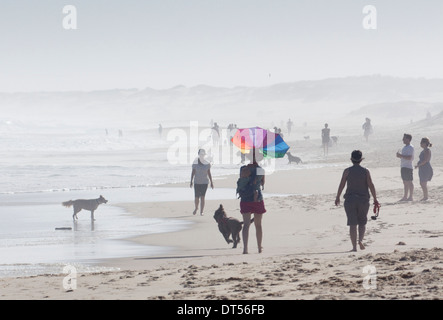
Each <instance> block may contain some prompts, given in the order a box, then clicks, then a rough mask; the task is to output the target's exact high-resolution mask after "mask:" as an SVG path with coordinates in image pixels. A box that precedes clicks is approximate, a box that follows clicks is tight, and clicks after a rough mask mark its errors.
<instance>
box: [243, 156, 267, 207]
mask: <svg viewBox="0 0 443 320" xmlns="http://www.w3.org/2000/svg"><path fill="white" fill-rule="evenodd" d="M263 185H264V170H263V169H262V168H261V167H259V166H257V165H254V164H249V165H247V166H243V167H241V168H240V178H239V179H238V180H237V194H238V195H239V198H241V201H244V202H258V201H262V200H263V196H262V193H261V188H260V187H263Z"/></svg>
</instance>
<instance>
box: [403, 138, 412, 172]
mask: <svg viewBox="0 0 443 320" xmlns="http://www.w3.org/2000/svg"><path fill="white" fill-rule="evenodd" d="M401 154H402V155H403V156H412V158H411V159H410V160H407V159H404V158H401V163H400V166H401V167H402V168H409V169H414V166H413V164H412V162H413V161H414V146H413V145H412V144H410V145H408V146H404V147H403V149H401Z"/></svg>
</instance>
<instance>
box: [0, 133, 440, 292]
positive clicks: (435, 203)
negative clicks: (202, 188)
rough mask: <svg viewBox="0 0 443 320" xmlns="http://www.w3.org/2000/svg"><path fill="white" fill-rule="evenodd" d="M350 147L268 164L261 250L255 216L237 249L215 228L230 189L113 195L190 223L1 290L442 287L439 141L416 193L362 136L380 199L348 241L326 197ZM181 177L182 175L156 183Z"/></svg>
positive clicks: (229, 182)
mask: <svg viewBox="0 0 443 320" xmlns="http://www.w3.org/2000/svg"><path fill="white" fill-rule="evenodd" d="M377 145H378V146H380V145H383V144H377ZM352 147H353V146H352V145H350V144H347V143H346V142H344V143H343V145H341V146H340V147H336V149H333V150H332V152H331V155H330V157H329V160H325V161H331V162H333V161H337V159H342V160H343V161H342V163H343V165H334V166H330V167H323V168H312V169H300V167H296V166H295V165H294V168H292V169H291V170H283V171H278V172H275V173H273V174H271V175H269V176H267V180H266V185H265V192H266V193H267V194H274V195H276V194H278V196H270V197H266V196H265V205H266V209H267V212H266V214H265V216H264V218H263V230H264V239H263V247H264V250H263V252H262V253H261V254H259V253H258V252H257V245H256V241H255V229H254V227H251V229H250V238H249V254H247V255H244V254H242V248H243V244H242V243H241V244H240V245H239V247H238V248H236V249H232V248H231V245H230V244H229V245H228V244H227V243H226V242H225V241H224V239H223V237H222V235H221V234H220V233H219V231H218V228H217V224H216V222H215V220H214V219H213V217H212V216H213V213H214V211H215V210H216V209H217V208H218V206H219V205H220V204H223V206H224V208H225V210H226V212H227V214H228V216H231V217H235V218H238V219H240V220H241V215H240V213H239V200H238V199H236V198H235V196H234V194H233V196H232V198H231V199H226V200H209V201H207V203H206V209H205V215H203V216H200V215H198V214H197V215H195V216H193V215H192V211H193V201H192V199H191V201H161V202H140V203H121V204H119V206H120V207H122V208H124V209H125V210H127V211H129V212H131V213H133V214H134V215H135V216H140V217H162V218H173V219H181V220H184V221H188V222H192V225H191V227H190V228H187V229H185V230H182V231H178V232H173V233H159V234H150V235H144V236H139V237H136V238H133V239H131V240H130V241H135V242H136V243H140V244H146V245H148V244H149V245H155V246H163V247H168V248H169V249H170V251H169V253H168V254H166V255H157V256H150V257H134V258H124V259H112V260H106V261H102V262H101V263H100V264H101V265H103V266H106V267H113V268H118V269H117V271H106V272H96V273H84V274H77V278H76V281H77V282H76V288H75V289H72V290H66V289H65V288H64V286H63V279H64V278H65V277H66V275H41V276H34V277H22V278H4V279H0V287H1V288H2V290H1V294H0V298H1V299H61V300H71V299H81V300H83V299H88V300H91V299H104V300H106V299H149V300H154V299H191V300H211V299H215V300H220V299H236V300H243V299H248V300H249V299H309V300H311V299H441V298H442V293H443V280H442V279H443V248H442V240H441V238H442V237H443V233H442V229H441V223H442V221H443V218H442V216H441V207H442V205H443V199H442V198H441V193H442V191H443V174H442V170H441V169H442V168H441V167H439V166H438V165H436V164H438V163H439V161H440V157H441V155H440V154H439V152H438V149H436V150H437V151H436V152H435V154H434V158H433V164H434V171H435V175H434V178H433V180H432V182H430V183H429V194H430V199H429V200H428V201H426V202H421V201H419V199H420V197H421V189H420V186H419V185H418V181H416V189H415V200H414V201H413V202H399V199H400V198H401V197H402V193H403V188H402V182H401V179H400V176H399V175H400V173H399V167H398V166H397V165H398V163H397V161H396V159H395V147H394V148H393V147H392V143H391V145H390V146H389V148H384V149H383V150H380V149H379V148H376V147H375V144H372V145H371V147H367V148H366V149H363V148H362V149H363V152H364V157H365V160H364V161H363V162H362V165H363V166H367V167H368V168H369V169H370V171H371V174H372V178H373V181H374V183H375V186H376V189H377V193H378V198H379V201H380V203H381V206H382V207H381V210H380V215H379V218H378V219H377V220H375V221H374V220H371V219H369V221H368V224H367V231H366V237H365V240H364V244H365V245H366V249H365V250H359V251H358V252H350V249H351V243H350V240H349V235H348V227H347V226H346V217H345V213H344V209H343V206H342V205H340V206H338V207H336V206H335V205H334V199H335V194H336V190H337V188H338V183H339V180H340V178H341V174H342V172H343V169H345V168H346V167H347V166H349V165H350V163H349V164H348V163H347V161H348V159H349V158H348V157H349V156H348V155H346V154H347V151H349V150H351V151H352V149H351V148H352ZM391 149H392V150H391ZM365 150H368V151H367V152H366V153H365ZM417 150H418V149H417ZM393 153H394V154H393ZM440 163H441V162H440ZM380 164H385V165H380ZM415 174H416V173H415ZM416 180H418V179H416ZM214 181H215V185H216V188H232V187H233V186H234V185H235V182H236V176H225V177H218V178H216V179H215V180H214ZM183 186H186V184H172V185H165V186H164V188H175V187H183ZM208 192H215V191H214V190H208ZM233 193H234V189H233ZM369 215H372V212H370V213H369Z"/></svg>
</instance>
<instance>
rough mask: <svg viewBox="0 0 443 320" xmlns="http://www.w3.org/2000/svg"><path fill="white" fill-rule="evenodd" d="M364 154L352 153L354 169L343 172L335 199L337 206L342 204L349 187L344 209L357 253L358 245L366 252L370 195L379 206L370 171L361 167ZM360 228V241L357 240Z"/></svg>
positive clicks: (350, 168) (356, 151)
mask: <svg viewBox="0 0 443 320" xmlns="http://www.w3.org/2000/svg"><path fill="white" fill-rule="evenodd" d="M362 156H363V155H362V152H361V151H360V150H354V151H353V152H352V153H351V161H352V163H353V166H352V167H349V168H347V169H345V170H344V171H343V176H342V178H341V181H340V185H339V187H338V191H337V197H336V198H335V205H336V206H338V205H339V204H340V195H341V193H342V191H343V189H344V187H345V185H347V189H346V193H345V195H344V198H345V202H344V208H345V212H346V216H347V225H348V226H349V235H350V238H351V243H352V251H357V243H358V245H359V246H360V250H364V249H365V246H364V244H363V239H364V236H365V232H366V223H367V221H368V211H369V207H370V204H369V200H370V198H371V197H370V194H369V191H370V192H371V194H372V197H373V198H374V204H377V205H378V201H377V195H376V192H375V187H374V183H373V182H372V178H371V174H370V173H369V170H368V169H366V168H363V167H362V166H360V162H361V161H362V160H363V157H362ZM357 227H358V240H357Z"/></svg>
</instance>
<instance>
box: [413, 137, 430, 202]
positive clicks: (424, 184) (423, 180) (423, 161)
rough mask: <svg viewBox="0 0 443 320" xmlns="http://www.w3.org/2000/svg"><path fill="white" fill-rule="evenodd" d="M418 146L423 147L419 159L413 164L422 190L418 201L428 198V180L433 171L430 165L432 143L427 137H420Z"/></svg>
mask: <svg viewBox="0 0 443 320" xmlns="http://www.w3.org/2000/svg"><path fill="white" fill-rule="evenodd" d="M420 147H422V148H423V151H422V152H421V153H420V156H419V161H418V163H417V165H416V166H415V169H417V168H418V176H419V178H420V186H421V188H422V190H423V199H421V200H420V201H426V200H428V181H431V179H432V176H433V174H434V171H433V169H432V167H431V162H430V161H431V150H430V149H429V148H430V147H432V143H431V142H430V141H429V138H422V139H421V141H420Z"/></svg>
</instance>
